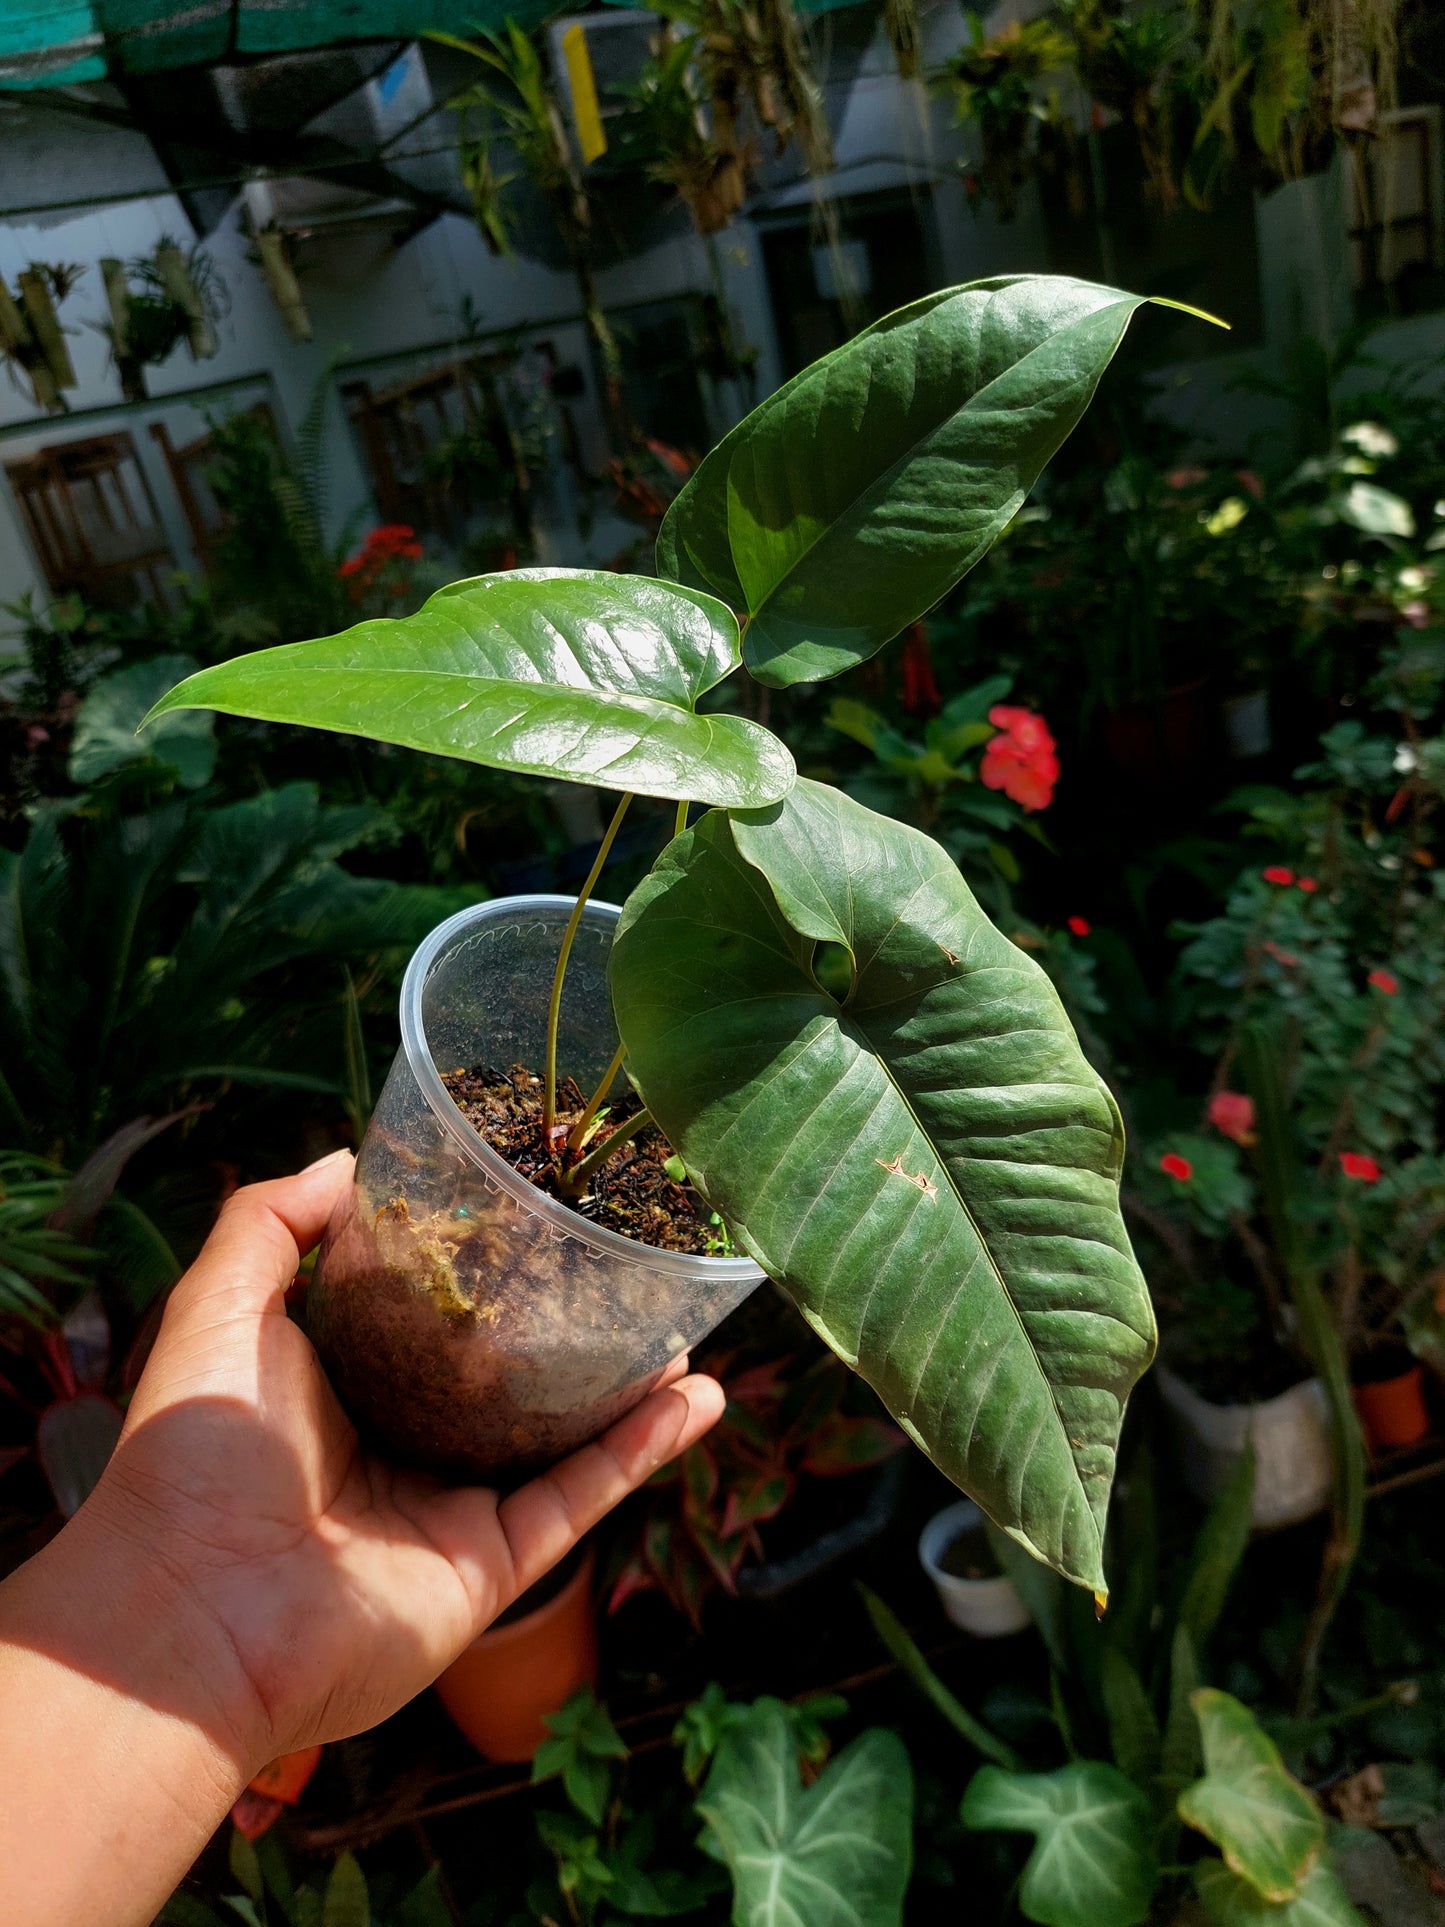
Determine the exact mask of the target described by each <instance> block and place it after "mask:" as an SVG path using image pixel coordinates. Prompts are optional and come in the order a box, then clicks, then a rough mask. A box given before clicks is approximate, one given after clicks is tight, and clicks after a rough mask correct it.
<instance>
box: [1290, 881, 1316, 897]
mask: <svg viewBox="0 0 1445 1927" xmlns="http://www.w3.org/2000/svg"><path fill="white" fill-rule="evenodd" d="M1294 887H1295V888H1296V890H1303V891H1304V893H1305V895H1306V896H1307V897H1312V896H1313V895H1314V893H1315V891H1316V890H1318V889H1319V887H1320V885H1319V878H1318V877H1296V878H1295V880H1294Z"/></svg>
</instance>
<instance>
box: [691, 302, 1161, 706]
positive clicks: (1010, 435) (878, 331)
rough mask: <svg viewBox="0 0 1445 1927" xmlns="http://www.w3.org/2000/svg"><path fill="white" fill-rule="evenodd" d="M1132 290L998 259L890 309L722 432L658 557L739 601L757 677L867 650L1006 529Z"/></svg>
mask: <svg viewBox="0 0 1445 1927" xmlns="http://www.w3.org/2000/svg"><path fill="white" fill-rule="evenodd" d="M1142 300H1143V297H1142V296H1140V295H1133V294H1125V293H1122V292H1121V291H1120V290H1119V289H1117V288H1101V287H1096V286H1094V285H1093V284H1092V283H1090V282H1087V281H1074V280H1070V279H1068V278H1066V277H1064V276H1060V275H1005V276H999V277H996V278H994V279H992V280H988V281H976V282H973V283H971V284H969V285H967V286H965V287H957V288H945V289H943V290H942V291H941V292H940V293H937V294H930V295H927V296H925V297H924V298H923V300H921V301H915V302H914V303H913V304H912V305H911V306H910V307H907V308H900V309H899V310H898V311H897V312H896V313H895V314H890V315H886V316H885V317H884V318H883V319H882V320H881V321H878V322H875V323H874V325H873V326H872V327H871V328H868V329H865V330H864V332H863V333H862V334H861V335H858V336H856V337H855V338H854V339H853V340H852V341H850V342H847V343H846V344H845V345H844V346H843V347H841V348H838V349H836V350H835V351H834V352H833V353H832V354H831V355H827V356H825V357H824V358H823V360H821V361H817V362H814V363H813V365H812V366H811V367H810V368H805V369H804V370H803V372H802V373H801V374H799V375H795V376H794V378H793V379H792V381H790V382H788V383H787V385H786V386H785V387H783V388H780V389H779V390H778V392H777V393H776V394H775V395H772V396H770V397H769V398H768V400H767V401H765V402H763V403H762V405H761V406H760V407H758V408H755V409H754V410H753V412H752V414H751V415H749V416H748V417H747V419H746V420H745V421H743V422H741V423H739V425H738V426H737V427H736V428H735V429H734V430H733V431H732V433H731V434H730V435H728V436H727V437H726V438H725V440H723V441H722V442H720V443H719V444H718V446H717V447H716V448H715V449H714V450H713V452H712V453H711V454H710V455H709V456H708V457H707V459H706V461H704V462H703V463H702V465H701V466H700V467H699V469H698V470H697V473H696V474H695V475H694V476H693V477H692V478H691V480H690V481H689V482H688V483H687V486H686V487H685V488H684V489H683V490H682V491H681V493H680V494H679V495H678V497H677V499H676V501H675V502H674V503H673V505H672V507H671V508H670V509H669V510H668V513H667V517H666V520H665V521H664V522H663V525H662V530H661V533H660V534H659V537H658V544H657V566H658V571H659V573H660V574H662V575H666V576H671V577H672V578H673V579H674V580H676V581H678V582H683V583H687V584H690V585H692V586H693V587H695V588H699V589H705V590H707V591H709V592H710V593H711V594H713V595H717V596H721V597H722V599H723V600H724V601H725V602H728V603H730V604H731V606H732V607H733V608H734V609H736V610H737V611H738V612H739V614H742V613H746V614H747V615H748V616H749V618H750V620H749V623H748V629H747V638H746V654H747V663H748V667H749V668H750V669H751V670H752V672H753V674H754V675H755V676H757V677H758V678H759V680H760V681H762V682H767V683H772V684H775V685H778V686H786V685H788V684H790V683H795V682H817V681H820V680H821V679H822V678H824V677H827V676H836V675H838V674H839V673H840V672H841V671H843V670H844V669H848V668H851V667H852V666H853V665H854V664H855V663H859V662H862V661H864V660H865V659H866V658H867V657H869V656H871V655H873V654H874V653H875V652H876V651H877V650H879V649H881V648H882V646H883V644H884V643H885V642H887V641H888V640H889V638H890V637H892V636H895V635H897V634H898V632H899V630H900V629H902V628H904V627H905V626H906V625H907V624H908V623H910V622H912V621H913V620H914V619H915V618H916V617H918V616H920V615H922V614H923V612H924V611H925V610H926V609H929V608H931V607H932V606H933V604H934V603H935V602H937V601H938V599H939V597H940V596H942V595H944V594H945V593H946V592H947V591H948V590H949V589H950V588H952V586H953V585H954V583H955V582H957V581H958V579H959V578H960V576H962V575H964V574H965V573H966V572H967V571H968V570H969V569H971V568H972V567H973V565H974V564H975V563H976V562H977V561H978V560H979V558H980V557H981V556H983V555H984V554H985V553H986V552H987V550H988V549H989V548H990V547H991V546H992V544H993V543H994V542H995V541H996V540H997V539H998V537H999V536H1000V535H1001V534H1002V533H1003V531H1004V529H1005V528H1006V527H1007V526H1008V524H1009V522H1010V521H1011V520H1012V518H1013V517H1014V515H1016V514H1017V512H1018V510H1019V508H1020V507H1021V506H1022V504H1023V501H1024V498H1025V497H1026V496H1027V494H1028V492H1029V490H1030V489H1031V488H1032V487H1033V485H1034V483H1035V482H1036V481H1037V480H1038V477H1039V473H1040V471H1041V469H1042V468H1043V466H1044V464H1045V462H1047V461H1048V459H1049V457H1050V456H1051V455H1052V454H1053V453H1054V451H1055V450H1056V449H1057V448H1058V446H1059V444H1060V443H1061V442H1062V441H1063V440H1064V438H1065V437H1066V436H1067V435H1068V434H1069V432H1070V430H1071V429H1072V428H1073V427H1074V425H1075V423H1076V422H1077V421H1078V420H1079V417H1080V416H1081V415H1082V414H1083V412H1084V410H1085V408H1086V407H1087V406H1088V404H1089V402H1090V400H1091V399H1092V397H1093V393H1094V389H1095V387H1096V386H1097V384H1098V381H1099V377H1100V376H1101V375H1102V374H1103V372H1104V370H1105V368H1107V367H1108V365H1109V362H1110V360H1111V359H1112V357H1113V355H1114V351H1115V349H1116V348H1117V347H1118V346H1119V343H1120V341H1121V340H1122V339H1123V335H1124V330H1125V328H1126V327H1127V326H1128V324H1129V319H1130V317H1131V316H1132V315H1133V313H1134V311H1135V310H1136V309H1137V308H1138V307H1139V306H1140V305H1141V302H1142Z"/></svg>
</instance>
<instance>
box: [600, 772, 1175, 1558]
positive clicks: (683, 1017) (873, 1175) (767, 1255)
mask: <svg viewBox="0 0 1445 1927" xmlns="http://www.w3.org/2000/svg"><path fill="white" fill-rule="evenodd" d="M819 942H822V943H829V944H837V945H840V946H841V947H842V949H843V951H844V952H845V953H846V954H847V957H848V958H849V959H850V960H851V962H850V970H851V977H852V987H851V989H850V990H849V992H848V994H847V995H846V997H845V998H844V999H843V1000H842V1001H841V1002H840V1001H839V1000H837V999H835V998H834V997H832V996H831V995H829V993H828V992H827V991H826V990H824V989H823V988H821V987H820V985H819V984H818V982H817V981H816V979H815V977H814V974H813V969H812V960H813V954H814V949H815V945H816V944H817V943H819ZM611 973H612V991H613V1002H614V1008H615V1010H616V1014H617V1018H618V1022H619V1025H620V1027H621V1031H622V1036H623V1038H624V1039H625V1041H626V1044H627V1051H628V1069H629V1071H630V1073H631V1075H632V1076H633V1078H634V1079H635V1081H636V1083H637V1086H638V1088H639V1090H640V1091H641V1092H642V1094H643V1097H644V1100H645V1102H646V1103H647V1104H648V1105H649V1106H650V1108H651V1110H652V1113H653V1115H654V1117H656V1119H657V1121H658V1123H659V1125H660V1127H661V1128H662V1129H663V1130H664V1131H665V1132H666V1133H667V1136H668V1137H669V1139H670V1140H671V1142H672V1143H673V1144H674V1145H675V1146H676V1147H677V1149H678V1151H679V1152H680V1153H681V1155H682V1157H683V1159H684V1160H685V1162H686V1164H687V1168H688V1170H689V1171H690V1172H692V1173H693V1174H694V1176H695V1178H696V1180H697V1183H698V1185H699V1187H700V1188H701V1189H702V1190H703V1191H704V1192H705V1194H706V1196H707V1197H708V1199H709V1201H710V1202H711V1204H712V1205H713V1207H714V1209H715V1210H717V1211H719V1212H720V1213H721V1214H722V1216H723V1218H724V1219H725V1220H726V1222H727V1223H728V1225H729V1227H730V1229H731V1230H732V1232H733V1235H734V1237H735V1238H736V1239H737V1241H738V1242H739V1244H740V1245H741V1246H742V1248H743V1249H744V1250H746V1251H747V1252H748V1253H749V1254H750V1255H751V1256H752V1257H754V1258H755V1259H756V1260H757V1261H758V1263H759V1264H761V1265H762V1266H763V1268H764V1269H765V1270H766V1271H768V1272H769V1273H770V1274H771V1275H772V1276H773V1277H774V1278H775V1279H777V1281H778V1282H779V1283H780V1284H781V1285H782V1286H783V1288H784V1289H785V1290H786V1291H787V1292H788V1294H789V1296H790V1297H792V1299H793V1300H794V1302H795V1303H796V1304H797V1305H798V1306H799V1308H800V1309H801V1311H802V1312H803V1314H804V1316H805V1317H806V1318H807V1319H808V1321H809V1323H810V1324H811V1325H812V1326H813V1327H814V1329H815V1330H816V1331H817V1332H818V1333H819V1334H820V1336H821V1337H823V1338H824V1339H825V1340H826V1342H827V1343H828V1344H830V1345H831V1346H832V1347H833V1349H834V1350H835V1351H836V1352H837V1353H838V1354H839V1356H840V1357H841V1358H843V1359H844V1360H845V1362H846V1363H848V1364H849V1365H850V1366H853V1367H854V1368H855V1369H856V1370H857V1371H859V1372H860V1373H861V1374H862V1375H863V1377H864V1378H866V1379H867V1380H868V1382H869V1383H870V1384H871V1385H873V1386H874V1387H875V1389H876V1390H877V1391H878V1392H879V1393H880V1394H881V1396H882V1397H883V1399H884V1400H885V1402H886V1403H887V1405H888V1408H889V1410H890V1411H891V1412H892V1413H893V1415H894V1417H895V1418H896V1419H897V1420H898V1421H899V1423H900V1424H901V1425H902V1426H903V1427H904V1428H905V1429H906V1430H907V1431H908V1432H909V1434H910V1435H911V1436H912V1438H913V1439H914V1440H915V1441H916V1442H917V1443H918V1444H919V1445H920V1446H921V1447H922V1448H923V1450H924V1451H926V1452H927V1453H928V1454H929V1455H930V1456H931V1457H932V1458H933V1459H934V1460H935V1461H936V1462H937V1463H938V1465H939V1466H940V1467H941V1468H942V1469H943V1470H944V1471H945V1472H946V1473H947V1474H948V1476H949V1477H950V1478H952V1479H954V1480H956V1481H957V1483H958V1484H960V1485H961V1486H963V1487H964V1489H965V1490H966V1491H968V1492H970V1493H971V1494H972V1495H973V1496H974V1498H976V1499H977V1500H978V1502H979V1503H980V1504H981V1505H982V1506H983V1507H984V1509H985V1510H986V1511H987V1512H988V1513H989V1514H990V1516H991V1517H992V1518H994V1519H995V1520H996V1521H997V1523H998V1524H999V1525H1001V1526H1003V1527H1004V1528H1005V1529H1006V1530H1007V1531H1009V1532H1010V1533H1011V1534H1012V1535H1013V1536H1014V1537H1015V1538H1016V1539H1017V1540H1018V1541H1019V1542H1020V1543H1021V1544H1022V1545H1024V1546H1025V1547H1026V1548H1027V1549H1028V1550H1030V1551H1031V1552H1033V1553H1035V1555H1036V1556H1037V1557H1039V1558H1041V1559H1043V1560H1044V1561H1046V1562H1047V1563H1048V1564H1050V1565H1052V1566H1054V1567H1055V1568H1056V1569H1057V1570H1059V1571H1060V1572H1062V1573H1064V1574H1065V1575H1066V1576H1067V1577H1069V1578H1071V1579H1074V1580H1076V1581H1078V1582H1079V1583H1081V1584H1083V1585H1086V1586H1089V1587H1091V1588H1093V1589H1095V1590H1098V1591H1102V1590H1103V1589H1104V1584H1105V1582H1104V1574H1103V1566H1102V1561H1101V1541H1102V1535H1103V1526H1104V1514H1105V1509H1106V1507H1107V1503H1108V1496H1109V1485H1110V1480H1111V1478H1112V1476H1113V1469H1114V1454H1115V1449H1116V1445H1117V1442H1118V1432H1119V1424H1120V1419H1121V1417H1122V1413H1123V1406H1124V1400H1125V1397H1126V1396H1127V1394H1128V1391H1129V1388H1130V1387H1131V1386H1132V1385H1133V1383H1134V1381H1135V1380H1136V1379H1137V1378H1138V1376H1139V1374H1140V1373H1141V1372H1142V1371H1143V1370H1144V1368H1145V1366H1146V1365H1147V1364H1148V1362H1149V1359H1150V1357H1151V1355H1152V1352H1153V1345H1154V1321H1153V1314H1152V1312H1151V1310H1150V1306H1149V1299H1148V1294H1147V1292H1146V1290H1145V1287H1144V1281H1143V1279H1142V1277H1141V1276H1140V1273H1139V1269H1138V1266H1137V1265H1136V1263H1135V1262H1134V1257H1133V1253H1132V1252H1131V1250H1130V1248H1129V1241H1128V1238H1127V1236H1126V1234H1125V1231H1124V1227H1123V1223H1122V1220H1121V1218H1120V1215H1119V1206H1118V1177H1119V1166H1120V1159H1121V1156H1122V1151H1123V1138H1122V1131H1121V1129H1120V1125H1119V1119H1118V1113H1117V1110H1116V1109H1115V1106H1114V1103H1113V1100H1112V1098H1111V1097H1110V1095H1109V1093H1108V1091H1107V1089H1106V1088H1105V1086H1104V1084H1103V1082H1102V1080H1101V1079H1100V1078H1099V1077H1098V1076H1097V1075H1096V1074H1095V1072H1094V1071H1093V1070H1091V1069H1090V1067H1089V1065H1088V1064H1087V1063H1086V1062H1085V1060H1084V1057H1083V1055H1082V1053H1081V1052H1080V1050H1079V1047H1078V1043H1077V1040H1076V1039H1075V1037H1074V1033H1073V1031H1072V1029H1071V1028H1070V1025H1069V1022H1068V1019H1067V1018H1066V1017H1065V1015H1064V1012H1063V1008H1062V1006H1061V1005H1060V1003H1059V1000H1058V997H1057V995H1056V994H1055V992H1054V989H1053V986H1052V985H1051V984H1050V982H1049V980H1048V978H1047V977H1046V976H1045V975H1044V973H1043V972H1042V971H1041V970H1040V969H1039V968H1038V966H1037V965H1036V964H1034V963H1033V962H1032V961H1031V960H1030V959H1029V958H1027V957H1026V956H1024V955H1023V953H1022V952H1021V951H1019V950H1017V949H1015V947H1014V946H1013V945H1012V944H1011V943H1009V942H1008V941H1007V939H1006V938H1004V937H1003V936H1002V935H1001V934H1000V933H999V932H998V931H997V930H996V929H994V927H993V925H992V924H991V923H990V922H989V921H988V919H987V918H986V917H985V916H984V914H983V912H982V911H981V910H980V909H979V907H978V905H977V903H975V901H974V899H973V897H972V895H971V894H970V892H969V890H968V887H967V885H966V884H965V883H964V881H963V879H962V877H961V876H960V875H959V873H958V870H957V868H956V866H955V865H954V864H953V863H952V862H951V861H950V860H949V858H948V856H947V855H946V854H945V852H944V851H943V850H942V849H940V848H939V846H938V845H937V844H936V843H934V842H933V841H932V840H931V839H930V838H928V837H926V836H922V835H920V834H919V832H918V831H916V830H911V829H908V828H906V827H904V826H903V825H902V824H899V823H896V822H893V821H892V820H891V819H889V818H886V817H882V816H876V815H874V813H873V812H872V811H871V810H866V809H864V808H863V807H862V805H861V804H858V803H855V802H853V801H851V800H850V799H849V798H848V797H845V796H843V795H841V794H840V793H839V792H838V791H836V790H830V789H826V788H824V787H822V786H821V785H819V784H816V783H811V782H800V783H799V784H798V786H797V788H796V789H795V790H794V791H793V792H792V794H791V795H790V796H789V797H788V799H787V800H786V801H785V802H784V803H782V804H780V805H777V806H775V807H774V808H773V809H771V810H769V811H766V812H762V811H759V812H755V813H750V814H748V815H747V816H738V817H732V818H728V817H724V816H722V815H717V814H714V815H709V816H707V817H705V818H704V819H703V821H702V822H701V823H699V824H698V825H697V826H696V827H695V828H694V829H692V830H690V831H687V832H685V833H684V834H683V835H682V836H680V837H678V838H676V839H675V840H674V841H673V843H671V844H670V845H669V846H668V848H667V849H666V850H665V851H664V852H663V855H662V856H661V858H660V859H659V861H658V863H657V865H656V867H655V868H654V870H653V872H652V874H651V875H650V876H649V877H648V878H647V879H646V880H645V881H644V882H643V883H642V884H641V885H640V886H639V888H638V889H637V890H636V891H635V892H634V893H633V895H632V897H631V898H630V900H629V902H628V903H627V905H626V907H625V909H624V911H623V915H622V919H621V922H620V924H619V926H618V934H617V937H616V940H615V942H614V945H613V950H612V963H611Z"/></svg>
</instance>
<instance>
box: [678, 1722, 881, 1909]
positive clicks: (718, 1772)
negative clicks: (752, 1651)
mask: <svg viewBox="0 0 1445 1927" xmlns="http://www.w3.org/2000/svg"><path fill="white" fill-rule="evenodd" d="M697 1811H698V1814H699V1815H700V1816H701V1818H702V1819H703V1820H704V1821H705V1822H706V1823H707V1832H706V1833H705V1834H704V1836H703V1845H704V1846H705V1847H706V1848H707V1849H708V1851H709V1852H710V1853H713V1854H715V1855H716V1857H717V1858H718V1859H720V1860H723V1861H725V1862H726V1864H727V1867H728V1870H729V1872H730V1873H731V1874H732V1879H733V1914H732V1918H733V1922H734V1927H899V1924H900V1923H901V1921H902V1918H903V1895H904V1891H905V1889H906V1888H907V1886H908V1873H909V1863H910V1857H911V1853H912V1831H913V1776H912V1772H911V1769H910V1766H909V1761H908V1754H907V1751H906V1750H905V1748H904V1745H903V1742H902V1741H901V1740H900V1739H899V1738H898V1736H897V1735H896V1734H895V1733H889V1732H886V1731H885V1730H884V1729H883V1728H881V1727H874V1728H873V1729H872V1730H871V1731H869V1732H867V1733H864V1734H862V1735H861V1736H860V1737H859V1738H858V1739H856V1740H854V1741H853V1743H852V1745H851V1746H849V1747H846V1748H845V1749H844V1751H843V1752H842V1753H840V1754H839V1755H838V1757H837V1759H835V1760H833V1761H831V1762H830V1763H829V1765H828V1766H827V1767H825V1768H824V1770H823V1772H822V1774H821V1775H820V1777H819V1778H818V1780H817V1781H816V1783H815V1784H814V1785H813V1786H811V1787H807V1788H804V1786H803V1783H802V1779H801V1777H800V1775H799V1772H798V1743H797V1735H796V1730H795V1727H794V1724H793V1720H792V1718H791V1716H790V1714H789V1711H788V1708H787V1707H786V1706H784V1705H783V1703H782V1701H781V1700H775V1699H760V1700H757V1701H755V1702H754V1704H753V1705H752V1707H751V1708H749V1709H748V1711H747V1713H746V1714H745V1715H744V1716H743V1717H742V1718H741V1719H739V1720H737V1721H735V1722H733V1723H732V1724H730V1725H729V1726H728V1728H727V1731H726V1733H725V1734H724V1736H723V1739H722V1742H721V1744H720V1746H719V1748H718V1752H717V1757H716V1758H715V1760H714V1761H713V1765H712V1770H711V1772H710V1773H709V1774H708V1777H707V1780H706V1782H705V1783H704V1786H703V1789H702V1792H701V1793H700V1794H699V1795H698V1801H697Z"/></svg>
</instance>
